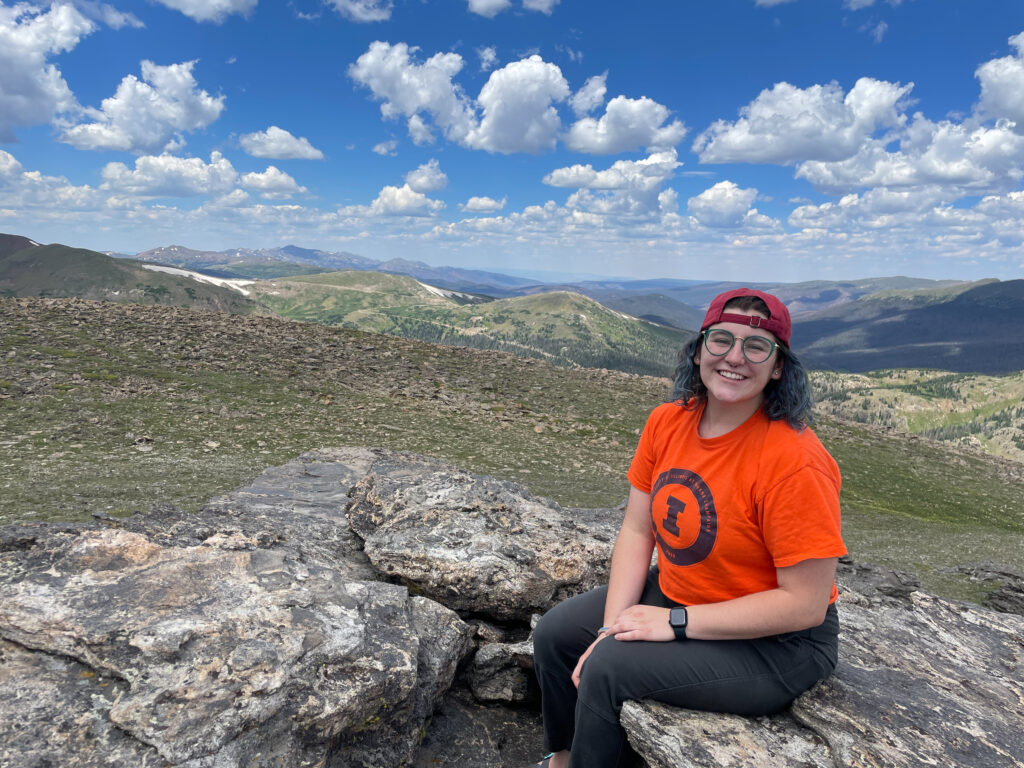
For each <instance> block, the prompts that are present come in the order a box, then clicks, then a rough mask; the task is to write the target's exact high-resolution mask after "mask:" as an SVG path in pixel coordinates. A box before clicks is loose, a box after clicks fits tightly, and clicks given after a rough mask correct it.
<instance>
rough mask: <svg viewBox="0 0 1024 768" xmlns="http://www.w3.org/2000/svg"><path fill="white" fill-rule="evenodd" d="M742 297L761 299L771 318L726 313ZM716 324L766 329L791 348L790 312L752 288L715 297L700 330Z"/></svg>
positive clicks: (773, 298)
mask: <svg viewBox="0 0 1024 768" xmlns="http://www.w3.org/2000/svg"><path fill="white" fill-rule="evenodd" d="M742 296H756V297H757V298H759V299H760V300H761V301H763V302H764V303H765V304H767V305H768V311H769V312H771V317H769V318H764V317H758V316H750V315H737V314H733V313H731V312H726V311H725V305H726V304H728V303H729V302H730V301H732V300H733V299H738V298H740V297H742ZM715 323H740V324H742V325H749V326H750V327H751V328H764V329H765V330H766V331H771V332H772V333H774V334H775V336H776V338H778V340H779V341H781V342H782V343H783V344H785V345H786V346H787V347H788V346H789V337H790V334H791V333H792V331H793V324H792V322H791V321H790V319H789V310H788V309H786V305H785V304H783V303H782V302H781V301H779V300H778V299H777V298H776V297H774V296H772V295H771V294H770V293H764V292H763V291H755V290H754V289H752V288H737V289H735V290H732V291H726V292H725V293H720V294H718V295H717V296H715V298H714V300H713V301H712V302H711V306H710V307H708V313H707V314H706V315H705V316H704V322H703V324H702V325H701V327H700V329H701V330H702V331H703V330H704V329H705V328H707V327H708V326H711V325H714V324H715Z"/></svg>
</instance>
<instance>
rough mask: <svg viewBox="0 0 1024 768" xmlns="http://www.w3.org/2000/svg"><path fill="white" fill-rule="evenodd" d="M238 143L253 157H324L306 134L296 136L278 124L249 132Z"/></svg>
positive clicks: (279, 158)
mask: <svg viewBox="0 0 1024 768" xmlns="http://www.w3.org/2000/svg"><path fill="white" fill-rule="evenodd" d="M238 143H239V144H240V145H241V146H242V149H244V150H245V151H246V152H247V153H248V154H250V155H252V156H253V157H270V158H273V159H275V160H322V159H323V157H324V153H323V152H321V151H320V150H319V149H317V148H316V147H314V146H313V145H312V144H310V143H309V140H308V139H306V138H305V137H304V136H300V137H298V138H296V137H295V136H292V134H290V133H289V132H288V131H286V130H284V129H283V128H278V127H277V126H276V125H272V126H270V127H269V128H267V130H265V131H258V132H256V133H247V134H245V135H243V136H242V137H240V138H239V140H238Z"/></svg>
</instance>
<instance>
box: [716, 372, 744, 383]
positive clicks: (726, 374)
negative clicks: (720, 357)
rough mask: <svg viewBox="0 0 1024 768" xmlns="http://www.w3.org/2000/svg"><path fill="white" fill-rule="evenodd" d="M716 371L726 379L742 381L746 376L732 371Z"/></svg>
mask: <svg viewBox="0 0 1024 768" xmlns="http://www.w3.org/2000/svg"><path fill="white" fill-rule="evenodd" d="M716 373H717V374H718V375H719V376H721V377H722V378H723V379H728V380H729V381H743V380H744V379H746V378H747V377H746V376H742V375H740V374H738V373H735V372H734V371H716Z"/></svg>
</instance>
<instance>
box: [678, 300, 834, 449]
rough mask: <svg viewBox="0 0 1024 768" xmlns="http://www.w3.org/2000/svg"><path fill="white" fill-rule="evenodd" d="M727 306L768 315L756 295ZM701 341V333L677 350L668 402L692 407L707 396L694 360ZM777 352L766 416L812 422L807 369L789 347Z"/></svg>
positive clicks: (795, 423) (796, 426)
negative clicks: (777, 366)
mask: <svg viewBox="0 0 1024 768" xmlns="http://www.w3.org/2000/svg"><path fill="white" fill-rule="evenodd" d="M729 307H732V308H736V309H745V310H748V311H749V310H753V311H755V312H760V313H761V314H763V315H765V316H766V317H771V312H769V310H768V306H767V305H766V304H765V303H764V302H763V301H761V299H759V298H757V297H756V296H743V297H741V298H738V299H734V300H733V301H730V302H729V303H728V304H727V305H726V308H729ZM702 341H703V336H702V335H701V334H699V333H698V334H697V335H696V336H694V337H693V338H691V339H690V340H689V341H687V342H686V344H684V345H683V348H682V349H681V350H679V363H678V364H677V365H676V370H675V373H674V374H673V376H672V396H671V397H670V398H669V399H668V402H677V403H679V404H680V405H682V406H684V407H685V406H689V407H692V406H695V405H697V404H699V403H701V402H702V401H704V400H706V399H707V396H708V390H707V387H705V386H704V382H703V381H701V379H700V367H699V366H698V364H697V363H695V362H694V361H693V358H694V356H695V355H696V354H697V350H698V349H700V345H701V342H702ZM777 353H778V355H779V359H780V360H781V361H783V362H784V364H783V366H782V376H781V377H780V378H778V379H771V380H769V382H768V384H767V385H766V386H765V388H764V405H763V406H762V407H763V408H764V412H765V415H766V416H768V418H769V419H772V420H778V419H785V420H786V421H787V422H789V425H790V426H791V427H793V428H794V429H803V428H804V427H805V426H807V425H808V424H811V423H813V421H814V414H813V413H812V412H811V409H812V406H813V401H812V398H811V382H810V379H809V378H808V376H807V369H806V368H804V366H803V364H802V363H801V362H800V359H799V358H798V357H797V356H796V355H795V354H793V351H792V350H791V349H790V348H789V347H787V346H785V345H783V344H781V343H780V344H779V348H778V350H777Z"/></svg>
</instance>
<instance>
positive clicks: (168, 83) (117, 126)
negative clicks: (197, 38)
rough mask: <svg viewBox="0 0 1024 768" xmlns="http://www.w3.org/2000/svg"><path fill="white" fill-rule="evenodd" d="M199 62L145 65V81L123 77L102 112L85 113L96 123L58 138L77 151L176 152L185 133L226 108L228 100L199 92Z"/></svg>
mask: <svg viewBox="0 0 1024 768" xmlns="http://www.w3.org/2000/svg"><path fill="white" fill-rule="evenodd" d="M195 64H196V62H195V61H186V62H182V63H181V64H171V65H169V66H166V67H165V66H160V65H159V64H154V63H153V62H151V61H143V62H142V80H139V79H138V78H136V77H135V76H134V75H128V76H127V77H125V78H124V79H123V80H122V81H121V84H120V85H119V86H118V87H117V91H116V92H115V94H114V95H113V96H111V97H110V98H107V99H104V100H103V104H102V106H101V109H98V110H96V109H89V110H87V112H88V114H89V116H90V117H92V118H93V119H94V121H95V122H91V123H81V124H79V125H75V126H72V127H69V128H67V129H66V130H65V131H64V132H63V133H62V134H61V137H60V140H61V141H63V142H66V143H68V144H70V145H71V146H73V147H75V148H77V149H116V150H122V151H126V152H159V151H161V150H165V149H172V148H178V147H180V146H182V144H183V143H184V140H183V139H182V137H181V134H182V132H187V131H196V130H199V129H201V128H205V127H206V126H207V125H209V124H210V123H212V122H213V121H214V120H216V119H217V118H218V117H220V113H221V112H222V111H223V110H224V97H223V96H216V97H214V96H211V95H210V94H209V93H207V92H206V91H203V90H199V88H198V87H197V85H196V81H195V78H194V77H193V76H192V69H193V67H194V66H195Z"/></svg>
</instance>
